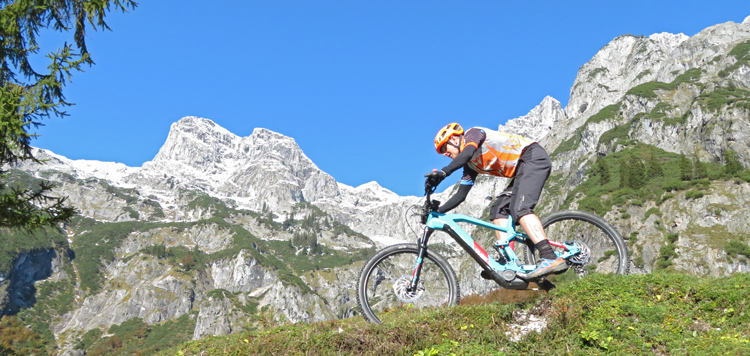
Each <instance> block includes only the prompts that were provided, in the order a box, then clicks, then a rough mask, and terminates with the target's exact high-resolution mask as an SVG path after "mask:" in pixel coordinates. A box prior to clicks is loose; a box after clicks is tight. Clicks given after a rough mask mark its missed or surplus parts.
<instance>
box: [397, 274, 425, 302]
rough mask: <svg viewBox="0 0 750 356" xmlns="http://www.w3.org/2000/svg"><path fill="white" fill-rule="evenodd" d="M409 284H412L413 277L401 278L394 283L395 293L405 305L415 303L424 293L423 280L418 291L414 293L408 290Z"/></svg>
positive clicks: (418, 285) (420, 281)
mask: <svg viewBox="0 0 750 356" xmlns="http://www.w3.org/2000/svg"><path fill="white" fill-rule="evenodd" d="M409 284H411V276H401V277H400V278H399V279H397V280H396V282H395V283H393V292H394V293H395V294H396V297H397V298H398V299H399V300H400V301H402V302H404V303H414V302H415V301H416V300H417V299H419V297H421V296H422V293H423V292H424V283H423V282H422V280H419V283H417V288H416V290H413V291H409V290H408V289H409Z"/></svg>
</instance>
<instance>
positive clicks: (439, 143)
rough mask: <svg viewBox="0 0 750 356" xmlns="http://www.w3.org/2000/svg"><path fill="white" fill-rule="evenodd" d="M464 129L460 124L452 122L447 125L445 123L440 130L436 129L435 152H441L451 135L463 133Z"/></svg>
mask: <svg viewBox="0 0 750 356" xmlns="http://www.w3.org/2000/svg"><path fill="white" fill-rule="evenodd" d="M463 133H464V129H463V128H462V127H461V125H459V124H457V123H455V122H452V123H450V124H448V125H445V127H443V128H442V129H440V131H438V133H437V135H435V150H437V153H440V154H443V152H440V151H441V150H442V148H443V146H445V144H446V143H448V140H450V139H451V137H452V136H453V135H463Z"/></svg>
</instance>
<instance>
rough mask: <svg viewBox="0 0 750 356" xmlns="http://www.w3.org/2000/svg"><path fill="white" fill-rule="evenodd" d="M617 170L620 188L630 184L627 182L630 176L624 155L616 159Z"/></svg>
mask: <svg viewBox="0 0 750 356" xmlns="http://www.w3.org/2000/svg"><path fill="white" fill-rule="evenodd" d="M617 165H618V171H619V173H620V188H627V187H629V186H630V183H629V182H628V180H629V178H630V173H629V167H628V160H627V159H626V158H625V157H620V159H618V160H617Z"/></svg>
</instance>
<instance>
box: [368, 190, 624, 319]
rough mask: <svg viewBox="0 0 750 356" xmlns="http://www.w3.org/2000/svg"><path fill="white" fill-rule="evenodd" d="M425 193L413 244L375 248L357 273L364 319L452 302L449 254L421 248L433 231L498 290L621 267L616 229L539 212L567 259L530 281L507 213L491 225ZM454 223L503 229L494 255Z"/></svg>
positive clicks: (522, 241) (524, 249) (530, 254)
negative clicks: (446, 209) (562, 266)
mask: <svg viewBox="0 0 750 356" xmlns="http://www.w3.org/2000/svg"><path fill="white" fill-rule="evenodd" d="M431 194H432V189H426V191H425V196H426V199H425V202H424V204H423V205H421V207H420V206H418V208H417V210H421V211H420V212H419V213H418V215H419V218H420V220H421V224H423V225H424V227H423V230H422V234H421V236H420V237H418V238H417V243H416V244H410V243H405V244H398V245H392V246H388V247H385V248H383V249H381V250H380V251H378V252H377V253H376V254H375V256H373V257H372V258H370V259H369V260H368V261H367V263H366V264H365V266H364V268H363V269H362V272H361V273H360V276H359V281H358V283H357V303H358V305H359V309H360V311H361V312H362V315H363V316H364V317H365V319H366V320H368V321H370V322H373V323H380V322H382V321H383V320H384V318H385V319H387V317H388V315H389V314H390V313H391V312H392V311H393V310H395V309H397V308H399V307H404V306H407V307H409V308H411V307H415V308H419V309H421V308H427V307H436V306H451V305H457V304H458V301H459V285H458V278H457V276H456V273H455V272H454V271H453V268H452V267H451V265H450V263H449V262H448V260H446V259H445V258H444V257H443V256H441V255H440V254H438V253H437V252H435V251H432V250H429V249H428V242H430V237H431V236H432V234H433V233H434V232H435V231H443V232H446V233H447V234H448V235H449V236H450V237H451V238H452V239H453V240H454V241H456V242H457V243H458V245H460V246H461V247H462V248H463V250H464V251H466V253H467V254H468V255H469V256H471V258H472V259H473V260H474V261H476V263H477V264H478V265H479V266H480V267H481V269H482V271H484V272H483V273H482V276H483V277H484V278H488V279H491V280H493V281H494V282H495V283H497V284H498V285H499V286H500V287H502V288H507V289H528V288H529V283H531V282H533V283H536V284H537V285H538V286H539V287H540V288H542V289H544V290H549V289H551V288H554V283H553V282H555V283H557V282H560V283H564V282H566V281H569V280H575V279H578V278H581V277H583V276H585V275H587V274H591V273H612V274H627V273H628V270H629V265H630V260H629V258H628V250H627V247H626V245H625V242H624V241H623V239H622V236H620V234H619V233H618V232H617V230H616V229H615V228H614V227H613V226H612V225H611V224H609V223H608V222H606V221H605V220H604V219H602V218H600V217H598V216H596V215H594V214H592V213H589V212H585V211H578V210H566V211H560V212H556V213H552V214H550V215H549V216H546V217H545V218H543V219H542V225H543V227H544V230H545V233H546V234H547V238H548V240H549V243H550V245H552V246H553V249H554V250H555V253H556V254H557V255H558V256H560V257H562V258H563V259H565V260H566V262H567V264H568V267H569V268H568V269H567V270H566V271H565V272H564V273H562V274H560V275H557V276H548V277H546V278H542V279H539V280H531V279H529V278H527V277H526V274H527V273H529V272H531V271H533V270H534V268H536V264H537V263H536V261H537V260H539V257H538V252H536V251H535V249H534V243H533V242H532V241H531V239H530V238H529V236H528V235H526V234H525V233H523V232H519V231H516V229H515V222H514V221H513V219H512V217H508V222H507V224H506V226H498V225H495V224H493V223H491V222H487V221H483V220H479V219H475V218H472V217H469V216H466V215H460V214H442V213H438V212H437V208H438V207H439V206H440V202H439V201H437V200H431ZM415 215H416V214H415ZM407 216H408V214H407ZM458 223H468V224H472V225H476V226H479V227H483V228H488V229H491V230H498V231H502V232H505V238H504V239H502V240H498V241H496V242H495V244H494V246H493V247H494V249H495V251H496V254H494V256H493V257H490V254H489V253H487V251H485V250H484V249H483V248H482V247H481V246H480V245H479V243H477V242H476V241H475V240H474V239H473V238H472V237H471V236H470V235H469V234H468V233H467V232H466V231H464V230H463V229H462V228H461V227H460V226H459V225H458ZM556 240H566V242H558V241H556Z"/></svg>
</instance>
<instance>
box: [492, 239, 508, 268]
mask: <svg viewBox="0 0 750 356" xmlns="http://www.w3.org/2000/svg"><path fill="white" fill-rule="evenodd" d="M493 247H494V248H495V252H497V257H495V261H497V263H499V264H501V265H504V264H506V263H508V261H510V259H509V258H508V255H507V254H506V253H505V249H504V248H503V246H502V245H500V244H498V243H497V242H495V244H494V245H493Z"/></svg>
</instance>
